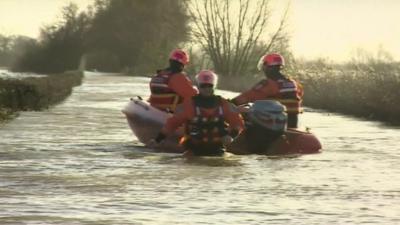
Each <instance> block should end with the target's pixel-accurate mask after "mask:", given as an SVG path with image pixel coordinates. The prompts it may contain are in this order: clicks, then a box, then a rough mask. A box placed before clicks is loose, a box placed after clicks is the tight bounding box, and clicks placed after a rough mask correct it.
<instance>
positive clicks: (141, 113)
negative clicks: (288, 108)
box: [122, 98, 322, 155]
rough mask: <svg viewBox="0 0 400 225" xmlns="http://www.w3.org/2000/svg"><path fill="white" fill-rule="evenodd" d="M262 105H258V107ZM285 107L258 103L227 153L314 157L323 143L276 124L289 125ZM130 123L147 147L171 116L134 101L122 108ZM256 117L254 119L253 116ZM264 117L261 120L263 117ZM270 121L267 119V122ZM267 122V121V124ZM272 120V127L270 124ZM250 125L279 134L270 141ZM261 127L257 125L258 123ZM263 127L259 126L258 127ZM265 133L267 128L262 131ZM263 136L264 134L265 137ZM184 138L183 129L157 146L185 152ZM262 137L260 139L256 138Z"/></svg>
mask: <svg viewBox="0 0 400 225" xmlns="http://www.w3.org/2000/svg"><path fill="white" fill-rule="evenodd" d="M258 103H259V104H258ZM280 107H282V105H280V103H278V102H276V101H256V102H255V103H254V104H253V106H252V107H250V109H249V113H248V114H249V115H248V116H245V118H246V129H249V130H245V131H243V132H242V133H241V134H240V135H239V136H238V137H237V138H236V139H235V140H234V141H233V142H232V144H230V145H229V146H227V148H226V151H227V152H231V153H233V154H239V155H245V154H263V155H285V154H312V153H319V152H320V151H321V148H322V147H321V143H320V142H319V140H318V139H317V137H316V136H315V135H314V134H312V133H311V132H309V131H301V130H298V129H286V125H285V124H282V123H276V124H275V119H276V120H277V121H284V122H286V120H285V119H286V117H285V116H286V114H283V112H282V110H281V109H280ZM122 112H123V113H124V114H125V116H126V119H127V121H128V125H129V127H130V129H131V130H132V131H133V134H134V135H135V136H136V137H137V138H138V140H139V141H140V142H142V143H144V144H145V145H146V144H148V143H149V142H150V140H151V139H153V138H155V137H156V136H157V134H158V132H159V131H160V130H161V128H162V126H163V125H164V124H165V122H166V120H167V119H168V118H169V117H171V116H172V114H170V113H166V112H164V111H161V110H159V109H156V108H154V107H152V106H150V104H149V103H147V102H145V101H143V100H142V99H141V98H137V99H131V100H130V102H129V103H128V104H127V105H126V106H125V108H124V109H122ZM253 115H255V116H253ZM260 115H261V117H260ZM265 118H267V120H266V119H265ZM265 121H267V122H265ZM271 121H272V122H273V124H272V125H271ZM249 122H250V124H251V123H259V124H268V128H270V130H269V131H271V132H272V133H271V134H276V131H279V132H278V133H279V135H275V137H273V139H271V138H270V137H271V136H274V135H269V134H270V133H267V134H265V136H260V134H261V133H262V132H259V131H257V130H256V131H255V132H254V131H253V132H250V129H251V125H249ZM257 126H258V124H257ZM258 127H260V126H258ZM263 130H265V129H263ZM262 135H264V134H262ZM182 136H183V128H181V129H178V130H177V131H175V132H174V133H173V134H169V136H168V137H167V138H166V139H165V140H164V141H162V142H161V143H160V145H158V146H157V147H156V150H158V151H162V152H171V153H182V152H184V150H183V148H182V147H181V146H180V145H179V144H178V143H179V140H180V138H181V137H182ZM255 136H259V137H255Z"/></svg>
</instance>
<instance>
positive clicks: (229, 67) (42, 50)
mask: <svg viewBox="0 0 400 225" xmlns="http://www.w3.org/2000/svg"><path fill="white" fill-rule="evenodd" d="M271 9H272V7H271V5H270V1H269V0H235V1H229V0H219V1H216V0H200V1H196V0H163V1H159V0H96V1H95V2H94V4H93V5H91V6H90V7H89V8H88V9H87V10H85V11H83V12H79V11H78V7H77V6H76V5H75V4H73V3H70V4H68V5H66V6H64V7H63V8H62V10H61V16H60V19H59V21H57V22H56V23H53V24H50V25H47V26H44V27H42V28H41V32H40V36H39V38H38V39H37V40H33V39H26V40H24V45H20V44H18V45H17V46H23V49H22V50H17V49H16V48H15V49H14V51H10V49H9V51H8V52H9V53H10V52H15V54H14V56H13V57H8V56H6V57H4V58H8V60H9V61H7V62H5V61H3V60H2V57H3V55H2V52H3V51H2V49H0V63H2V62H4V64H7V65H11V66H12V69H13V70H14V71H30V72H37V73H59V72H62V71H65V70H73V69H76V68H77V67H78V65H79V64H80V60H81V58H82V57H84V58H85V59H86V60H85V61H86V68H87V69H97V70H101V71H113V72H121V71H125V72H130V73H132V74H139V75H143V74H144V73H151V72H153V71H154V70H155V69H156V68H160V67H163V66H165V65H166V58H167V57H168V54H169V52H170V51H171V50H172V49H174V48H177V47H181V48H185V49H188V50H189V51H190V52H191V56H192V58H193V60H192V62H193V63H192V67H191V68H189V70H190V69H192V70H195V69H198V68H200V67H204V66H205V65H207V67H209V68H213V69H214V70H216V72H218V73H219V74H221V75H225V76H238V75H243V74H254V73H255V71H254V70H255V65H256V64H257V61H258V59H259V58H260V56H261V55H262V54H264V53H265V52H267V51H273V50H280V51H281V52H283V53H284V55H285V56H286V57H287V58H288V59H291V58H292V57H291V53H290V50H289V46H288V35H287V33H286V32H285V25H286V15H287V12H285V14H284V15H283V16H282V18H281V20H280V23H279V24H277V25H273V24H272V22H271V15H272V13H271ZM268 34H269V35H268ZM11 39H12V38H11ZM14 39H16V38H14ZM2 43H3V41H2V39H0V46H2ZM14 47H15V46H14ZM0 48H1V47H0ZM9 48H10V47H9ZM11 49H13V47H11ZM17 52H18V53H17Z"/></svg>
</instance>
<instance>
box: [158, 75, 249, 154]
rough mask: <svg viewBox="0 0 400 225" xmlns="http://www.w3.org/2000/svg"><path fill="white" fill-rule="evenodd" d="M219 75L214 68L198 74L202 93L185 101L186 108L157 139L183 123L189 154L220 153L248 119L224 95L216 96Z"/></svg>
mask: <svg viewBox="0 0 400 225" xmlns="http://www.w3.org/2000/svg"><path fill="white" fill-rule="evenodd" d="M217 80H218V76H217V75H216V74H215V73H214V72H212V71H210V70H202V71H200V72H199V73H198V74H197V75H196V83H197V87H198V89H199V94H198V95H196V96H194V97H192V98H188V99H186V100H185V101H184V103H183V105H182V108H181V109H180V110H177V111H176V112H175V114H174V115H173V116H172V117H171V118H169V119H168V120H167V122H166V124H165V125H164V127H163V128H162V129H161V132H160V133H159V134H158V136H157V137H156V138H155V142H156V143H160V142H161V141H162V140H163V139H165V138H166V136H167V134H170V133H172V132H173V131H175V130H176V129H177V128H178V127H180V126H181V125H184V127H185V135H184V137H183V138H182V140H181V142H180V143H181V144H182V145H183V147H184V149H185V150H186V153H185V154H188V155H192V154H193V155H198V156H218V155H222V154H223V153H224V146H227V145H229V144H230V143H231V142H232V141H233V138H235V137H236V136H237V135H238V134H239V133H240V132H241V131H242V130H243V128H244V121H243V118H242V117H241V115H240V113H239V112H238V111H237V110H236V107H235V106H234V105H232V104H231V103H229V102H228V101H227V100H226V99H224V98H223V97H221V96H218V95H215V94H214V90H215V88H216V86H217Z"/></svg>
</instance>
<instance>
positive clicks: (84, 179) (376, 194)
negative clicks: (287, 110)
mask: <svg viewBox="0 0 400 225" xmlns="http://www.w3.org/2000/svg"><path fill="white" fill-rule="evenodd" d="M148 81H149V80H148V78H133V77H125V76H110V75H107V74H94V73H87V74H86V77H85V79H84V83H83V85H82V86H80V87H76V88H75V89H74V93H73V95H72V96H71V97H70V98H68V99H67V100H66V101H65V102H64V103H62V104H60V105H58V106H56V107H53V108H51V109H49V110H48V111H43V112H23V113H21V115H20V117H18V118H17V119H15V120H13V121H11V122H9V123H7V124H3V125H1V127H0V138H1V139H0V202H1V204H0V224H175V225H176V224H185V225H187V224H361V223H371V224H400V214H399V207H398V202H400V191H399V190H400V182H398V180H399V178H400V175H399V174H400V166H399V163H398V162H399V160H400V151H399V147H398V143H399V142H400V132H399V130H398V128H397V127H387V126H384V125H382V124H380V123H376V122H368V121H362V120H357V119H354V118H351V117H346V116H341V115H336V114H329V113H326V112H320V111H316V110H311V109H310V110H308V112H307V113H305V114H304V115H302V116H301V120H302V121H301V122H302V125H306V126H308V127H311V129H312V131H313V132H315V133H316V134H317V136H318V137H319V138H320V140H321V142H322V144H323V147H324V152H323V153H322V154H316V155H308V156H290V157H266V156H257V155H249V156H235V155H228V156H226V157H223V158H215V157H205V158H197V159H187V158H184V157H183V156H181V155H179V154H170V153H154V152H152V151H151V150H150V149H147V148H145V147H143V146H142V145H141V144H140V143H138V141H137V139H136V138H135V137H134V136H133V135H132V134H131V131H130V130H129V128H128V126H127V124H126V122H125V118H124V116H123V115H122V113H121V112H120V109H121V108H122V107H123V106H124V105H125V104H126V103H127V101H128V99H129V98H130V97H132V96H135V95H141V96H144V97H146V96H145V95H146V94H145V93H148V92H147V88H148V84H147V82H148ZM220 94H224V95H227V96H233V95H234V94H233V93H228V92H220Z"/></svg>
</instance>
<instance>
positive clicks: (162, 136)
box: [154, 132, 167, 144]
mask: <svg viewBox="0 0 400 225" xmlns="http://www.w3.org/2000/svg"><path fill="white" fill-rule="evenodd" d="M166 137H167V136H166V135H165V134H164V133H162V132H159V133H158V134H157V137H156V138H154V140H155V141H156V143H157V144H158V143H160V142H161V141H162V140H164V139H165V138H166Z"/></svg>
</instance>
